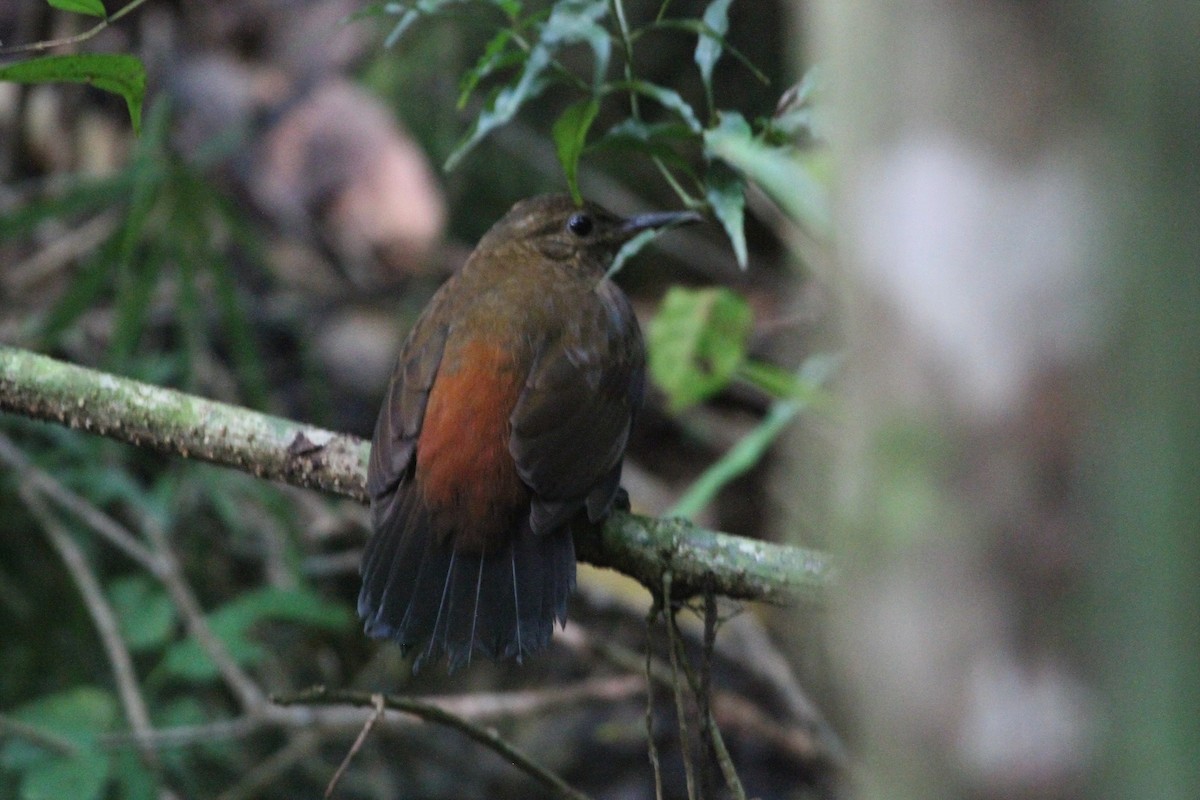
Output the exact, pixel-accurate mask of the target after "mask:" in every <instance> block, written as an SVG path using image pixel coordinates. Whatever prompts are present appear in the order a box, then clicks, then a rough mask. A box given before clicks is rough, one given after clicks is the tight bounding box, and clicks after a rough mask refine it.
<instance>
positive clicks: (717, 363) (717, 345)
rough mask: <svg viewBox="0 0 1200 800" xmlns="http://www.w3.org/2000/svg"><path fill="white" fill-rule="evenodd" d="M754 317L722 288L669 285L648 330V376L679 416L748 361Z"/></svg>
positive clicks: (736, 295)
mask: <svg viewBox="0 0 1200 800" xmlns="http://www.w3.org/2000/svg"><path fill="white" fill-rule="evenodd" d="M752 323H753V315H752V314H751V311H750V306H749V305H747V303H746V301H745V300H744V299H743V298H742V297H741V296H739V295H738V294H736V293H734V292H732V291H730V290H728V289H723V288H712V289H686V288H683V287H680V286H676V287H673V288H672V289H671V290H670V291H668V292H667V295H666V297H664V298H663V302H662V305H661V306H660V308H659V310H658V313H657V314H656V315H655V316H654V319H653V320H651V322H650V325H649V328H648V329H647V332H646V345H647V350H648V352H649V362H650V374H651V375H652V376H653V377H654V380H655V381H656V382H657V383H658V385H659V386H660V387H661V388H662V389H663V391H665V392H666V394H667V398H668V401H669V405H670V407H671V410H672V411H675V412H679V411H682V410H683V409H686V408H688V407H689V406H692V405H695V404H696V403H698V402H700V401H701V400H703V399H705V398H706V397H709V396H711V395H713V394H715V393H717V392H719V391H720V390H721V389H723V388H724V387H725V386H726V385H727V384H728V383H729V381H730V379H731V378H732V377H733V375H734V373H735V371H736V370H737V368H738V366H739V365H740V364H741V363H742V361H743V360H744V359H745V357H746V339H747V338H748V337H749V335H750V329H751V325H752Z"/></svg>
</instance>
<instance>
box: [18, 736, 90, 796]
mask: <svg viewBox="0 0 1200 800" xmlns="http://www.w3.org/2000/svg"><path fill="white" fill-rule="evenodd" d="M110 768H111V763H110V761H109V759H108V756H107V755H105V754H104V753H101V752H99V751H98V750H91V749H85V750H80V751H79V752H78V753H76V754H74V755H71V756H56V757H54V758H48V759H45V760H44V761H41V762H39V763H37V764H34V765H33V766H32V767H30V768H29V769H28V770H26V772H25V774H24V776H23V777H22V779H21V800H63V798H67V797H69V798H71V800H96V798H98V797H100V796H101V793H102V792H103V791H104V786H105V784H106V783H108V775H109V770H110Z"/></svg>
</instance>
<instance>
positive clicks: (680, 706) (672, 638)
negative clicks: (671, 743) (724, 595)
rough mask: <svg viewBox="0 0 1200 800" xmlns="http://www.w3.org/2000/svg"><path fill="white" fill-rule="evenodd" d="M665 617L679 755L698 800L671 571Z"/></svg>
mask: <svg viewBox="0 0 1200 800" xmlns="http://www.w3.org/2000/svg"><path fill="white" fill-rule="evenodd" d="M663 606H664V611H663V617H664V618H665V619H666V623H667V647H668V649H669V650H670V656H671V688H672V690H674V692H675V716H676V718H677V719H676V724H677V725H678V726H679V755H680V757H681V758H682V759H683V774H684V777H685V778H686V779H687V793H688V800H696V769H695V765H693V764H692V755H691V745H692V743H691V741H690V739H691V736H690V735H689V734H688V723H687V703H686V696H685V694H684V691H683V685H682V684H681V683H680V682H679V658H678V656H677V654H676V652H675V644H676V642H677V641H678V639H679V628H678V626H677V624H676V620H675V606H674V605H673V604H672V602H671V573H670V572H667V573H666V574H665V575H663Z"/></svg>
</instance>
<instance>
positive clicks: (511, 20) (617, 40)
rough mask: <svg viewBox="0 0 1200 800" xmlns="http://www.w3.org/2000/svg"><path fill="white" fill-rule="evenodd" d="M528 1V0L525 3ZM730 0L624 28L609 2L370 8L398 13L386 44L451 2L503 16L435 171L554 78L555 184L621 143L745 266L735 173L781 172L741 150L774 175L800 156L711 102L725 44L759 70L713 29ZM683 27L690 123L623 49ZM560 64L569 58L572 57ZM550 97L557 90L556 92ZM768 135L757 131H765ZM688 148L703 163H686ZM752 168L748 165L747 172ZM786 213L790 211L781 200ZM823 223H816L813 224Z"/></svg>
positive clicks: (466, 1) (573, 182) (723, 20)
mask: <svg viewBox="0 0 1200 800" xmlns="http://www.w3.org/2000/svg"><path fill="white" fill-rule="evenodd" d="M530 5H532V4H530ZM731 5H732V0H713V2H711V3H709V4H708V5H707V7H706V8H705V11H704V13H703V16H702V17H701V18H700V19H694V18H671V17H666V16H665V12H666V10H667V7H668V4H663V8H662V9H661V10H660V13H659V15H658V17H657V18H656V19H653V20H650V21H647V22H645V23H644V24H642V25H640V26H636V27H630V26H629V25H627V22H626V19H625V12H624V6H623V3H622V2H621V0H616V1H615V2H610V1H609V0H558V2H555V3H552V4H551V5H550V8H549V10H547V9H545V8H541V7H539V8H537V9H532V8H529V7H527V5H526V4H524V3H520V2H515V0H510V1H509V2H495V0H440V1H439V0H419V2H410V3H389V4H387V5H385V6H381V7H379V8H378V9H377V11H378V12H380V13H389V14H393V15H396V16H397V17H398V21H397V22H396V24H395V26H394V27H393V29H392V32H391V34H390V35H389V37H388V42H389V44H391V43H395V42H398V41H402V39H403V37H404V36H405V35H406V34H407V33H408V32H409V31H410V30H411V29H412V28H413V27H414V26H415V25H416V24H417V23H418V22H420V21H421V20H422V19H424V18H428V17H433V16H436V15H439V14H445V13H449V11H450V9H452V8H458V7H461V6H477V7H481V8H484V7H486V8H488V9H492V10H499V12H500V13H501V14H502V15H503V19H504V22H503V23H502V24H501V26H500V28H499V30H498V31H497V32H496V33H495V34H494V35H493V36H492V38H491V39H490V41H489V42H488V43H487V45H486V46H485V47H484V49H483V53H482V54H481V55H480V57H479V59H478V61H477V62H476V64H475V66H474V67H473V68H471V69H470V70H468V71H467V72H466V74H465V75H464V76H463V77H462V80H461V82H460V95H459V105H460V107H461V106H463V105H465V104H466V102H467V101H468V99H469V98H470V97H471V96H472V94H473V93H474V92H476V91H477V90H478V89H479V87H480V86H482V85H483V84H485V83H491V84H493V86H492V88H491V90H490V91H489V92H488V93H487V97H486V100H485V101H484V103H483V107H482V108H481V109H480V111H479V112H478V114H477V115H476V117H475V119H474V121H473V123H472V124H471V126H470V129H469V130H468V132H467V134H466V135H465V136H464V137H463V138H462V139H461V140H460V141H459V143H458V145H457V146H456V147H455V148H454V150H453V151H452V152H451V153H450V156H449V157H448V158H447V159H446V164H445V166H446V169H448V170H450V169H454V168H455V167H456V166H458V165H459V164H460V163H461V162H462V159H463V158H465V157H466V156H467V155H468V154H469V153H470V152H471V151H472V150H473V149H474V148H475V147H477V146H478V145H479V143H480V142H481V141H483V139H484V138H486V137H487V136H488V135H489V134H490V133H492V132H493V131H495V130H496V129H497V128H500V127H502V126H504V125H507V124H509V123H510V122H512V121H513V120H514V119H515V118H516V116H517V114H518V113H520V112H521V110H522V109H523V108H524V107H525V106H527V105H529V104H530V103H532V102H534V101H535V100H537V99H539V98H540V97H541V96H543V94H545V93H546V91H547V90H548V89H549V88H550V87H552V86H557V87H560V88H561V89H563V90H565V91H566V92H567V93H570V94H575V95H577V96H578V97H577V99H575V100H574V101H573V102H571V103H569V104H568V105H567V106H566V108H565V110H564V111H562V112H560V113H559V114H558V115H557V116H556V122H555V123H554V127H553V138H554V141H555V145H556V149H557V153H558V159H559V162H560V164H561V166H562V170H563V174H564V177H565V180H566V184H567V190H568V191H569V192H570V193H571V195H572V196H573V197H575V198H576V200H578V199H580V197H581V193H580V189H579V163H580V160H581V158H583V157H585V156H586V155H587V153H588V152H589V151H590V150H602V149H616V148H620V149H627V150H631V151H634V152H636V153H639V154H640V155H642V156H644V157H647V158H649V159H650V160H651V161H652V162H653V163H654V164H655V165H656V166H657V167H658V169H659V172H660V174H661V175H662V176H663V178H664V180H666V181H667V183H668V184H669V185H670V186H671V188H672V189H673V190H674V191H675V192H676V194H678V196H679V198H680V200H681V201H682V203H683V204H684V205H685V206H687V207H689V208H708V209H709V210H710V211H711V212H712V213H713V214H714V215H715V216H716V217H717V219H718V220H719V221H720V222H721V225H722V227H723V228H724V230H725V232H726V234H727V236H728V238H729V241H730V243H731V245H732V248H733V251H734V255H735V258H736V260H737V263H738V264H739V266H741V267H743V268H745V267H746V265H747V261H748V251H747V246H746V240H745V233H744V207H745V197H744V194H745V190H746V185H747V180H755V181H762V180H766V181H767V182H769V183H770V184H771V188H772V189H774V188H777V187H778V186H779V185H780V184H781V183H782V182H783V181H781V179H779V178H777V177H775V176H773V175H770V174H765V173H763V172H762V171H761V170H760V169H759V168H758V166H759V165H758V164H757V163H748V162H747V159H746V158H745V153H744V151H746V150H747V149H754V151H755V152H756V153H758V152H759V151H761V152H762V154H765V156H766V157H768V158H772V159H775V160H777V161H779V162H780V163H782V164H785V165H786V166H787V173H786V176H785V179H784V180H791V179H793V178H795V177H796V175H797V173H803V172H805V165H804V164H803V163H801V162H797V161H796V160H795V159H793V158H792V156H791V153H792V150H793V147H792V145H791V144H790V143H789V142H784V141H780V140H779V137H778V131H777V130H773V129H772V128H771V123H770V121H769V120H768V121H764V122H762V123H759V128H760V129H759V131H758V132H757V133H756V132H755V131H754V130H753V129H752V127H751V125H750V124H749V123H747V122H746V119H745V116H744V115H743V114H742V113H740V112H738V111H734V110H722V109H720V108H718V106H717V104H716V101H715V98H714V95H713V74H714V71H715V70H716V67H717V64H718V62H719V61H720V59H721V57H722V56H723V55H724V54H725V53H726V52H730V53H732V54H733V55H734V56H735V57H736V58H737V59H738V61H740V62H742V63H743V64H745V65H746V66H747V67H748V68H749V69H750V71H751V73H752V74H753V75H754V76H755V77H758V78H761V79H763V80H765V77H763V76H762V73H761V72H760V71H758V70H757V69H756V68H754V67H753V65H752V64H750V63H749V61H748V60H747V59H746V58H745V56H744V55H742V54H741V53H739V52H737V51H735V50H733V48H731V47H729V45H728V43H727V42H726V40H725V34H726V33H727V31H728V28H729V10H730V6H731ZM658 32H675V33H684V34H687V35H692V36H695V37H696V47H695V52H694V60H695V64H696V69H697V72H698V74H699V78H700V83H701V86H702V87H703V90H704V96H705V102H706V106H707V110H706V115H705V116H706V117H707V119H708V120H709V123H708V124H706V123H705V122H703V121H702V119H701V115H700V114H697V112H696V110H695V107H694V105H693V103H692V102H690V101H689V100H688V99H686V98H685V97H684V96H683V95H682V94H681V93H680V92H679V91H678V90H677V89H676V88H673V87H669V86H663V85H660V84H657V83H654V82H652V81H649V80H646V79H645V78H642V77H639V76H637V75H636V74H635V73H634V67H633V56H634V52H635V50H636V48H637V47H639V46H640V43H641V42H642V41H643V39H644V37H645V36H646V34H649V33H658ZM574 45H582V46H586V47H587V48H588V49H589V50H590V51H591V54H592V69H591V71H590V74H586V73H585V74H580V73H578V72H576V71H572V69H571V68H570V67H568V66H567V63H565V62H564V61H563V60H560V55H561V54H562V52H563V51H564V50H565V49H566V48H568V47H571V46H574ZM614 49H615V50H617V52H618V53H621V54H622V55H623V57H624V64H623V75H622V76H621V77H619V78H614V77H612V76H610V75H609V72H610V71H611V70H610V63H611V62H612V60H613V58H612V53H613V50H614ZM571 63H572V64H575V63H577V62H575V61H572V62H571ZM558 94H561V92H559V93H558ZM618 96H625V97H626V98H628V101H629V108H630V111H631V115H630V116H629V117H628V118H627V119H625V120H623V121H621V122H620V123H618V124H617V125H615V126H612V127H610V128H609V130H607V131H604V132H600V133H599V134H597V135H594V134H593V132H592V124H593V122H594V121H595V120H596V118H597V117H598V115H599V114H600V111H601V110H602V108H603V107H604V105H605V103H606V101H610V100H611V99H613V98H616V97H618ZM639 100H651V101H653V102H654V103H655V104H656V105H658V106H660V107H661V108H662V109H663V110H664V111H665V112H666V114H667V120H665V121H662V120H654V121H651V120H649V119H648V118H646V117H645V116H643V111H642V107H641V104H640V103H639ZM769 133H770V134H772V135H773V138H772V136H768V134H769ZM697 152H698V153H700V155H701V157H702V159H703V164H696V163H695V154H696V153H697ZM751 169H753V170H754V172H751V171H750V170H751ZM801 180H802V182H803V183H804V185H805V186H806V189H805V191H806V192H809V193H810V194H811V195H812V203H805V204H804V211H805V213H804V215H803V216H800V215H797V218H798V219H801V220H802V221H804V222H809V221H810V220H819V219H820V218H821V216H822V215H821V213H819V210H818V209H817V208H816V204H817V203H819V202H820V201H821V200H823V198H821V197H819V196H818V194H819V192H818V188H819V183H818V182H817V181H815V180H814V179H813V178H812V177H811V176H810V175H808V174H804V175H802V176H801ZM768 191H770V192H771V194H772V196H776V197H777V199H779V201H780V202H785V203H790V201H789V200H787V199H786V196H785V195H786V193H777V192H775V191H772V190H771V189H769V190H768ZM787 210H789V211H793V210H794V209H793V208H791V207H789V208H787ZM822 230H823V229H822Z"/></svg>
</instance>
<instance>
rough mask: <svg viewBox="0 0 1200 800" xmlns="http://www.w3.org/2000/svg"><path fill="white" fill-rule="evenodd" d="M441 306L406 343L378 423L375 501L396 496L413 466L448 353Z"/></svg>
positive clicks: (371, 490)
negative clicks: (431, 396) (433, 390)
mask: <svg viewBox="0 0 1200 800" xmlns="http://www.w3.org/2000/svg"><path fill="white" fill-rule="evenodd" d="M436 300H437V298H435V301H434V302H432V303H431V305H430V308H429V309H428V310H427V312H426V313H425V314H424V315H422V317H421V318H420V319H419V320H417V324H416V325H415V326H414V327H413V329H412V331H411V332H410V333H409V335H408V338H407V339H406V340H405V342H404V347H403V348H402V349H401V351H400V360H399V363H398V364H397V366H396V370H395V372H393V373H392V378H391V380H390V381H388V388H387V395H386V397H385V398H384V402H383V407H382V408H381V409H380V410H379V418H378V419H377V420H376V422H375V435H374V436H372V437H371V459H370V462H369V464H368V466H367V494H368V495H369V496H370V497H371V499H372V500H373V501H375V500H379V499H381V498H383V497H384V496H386V495H388V494H390V493H392V492H394V491H395V490H396V487H397V486H398V485H399V483H400V481H401V480H402V479H403V478H405V476H406V475H407V474H408V472H409V469H410V467H411V465H412V463H413V455H414V453H415V452H416V446H417V437H418V436H419V435H420V433H421V423H422V422H423V421H424V418H425V405H426V402H427V401H428V399H429V390H430V388H431V387H432V386H433V380H434V378H435V377H436V376H437V371H438V366H439V365H440V364H441V362H442V353H443V351H444V350H445V347H446V334H447V329H446V327H445V325H443V324H439V323H437V322H435V321H434V320H435V319H436V318H437V317H438V315H436V314H434V313H430V312H433V311H434V310H435V309H436V307H437V303H436Z"/></svg>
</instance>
